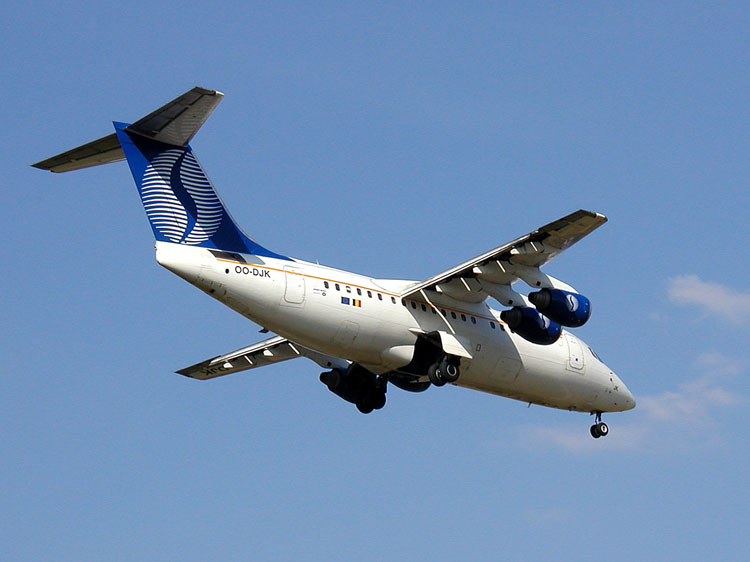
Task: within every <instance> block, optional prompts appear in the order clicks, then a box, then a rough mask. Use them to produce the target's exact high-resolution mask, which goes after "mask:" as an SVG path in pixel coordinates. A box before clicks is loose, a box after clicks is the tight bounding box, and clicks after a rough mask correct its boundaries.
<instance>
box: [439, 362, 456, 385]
mask: <svg viewBox="0 0 750 562" xmlns="http://www.w3.org/2000/svg"><path fill="white" fill-rule="evenodd" d="M440 374H441V376H442V379H443V380H444V381H445V382H456V381H457V380H458V376H459V372H458V365H454V364H453V363H450V362H448V360H447V359H443V361H442V362H441V363H440Z"/></svg>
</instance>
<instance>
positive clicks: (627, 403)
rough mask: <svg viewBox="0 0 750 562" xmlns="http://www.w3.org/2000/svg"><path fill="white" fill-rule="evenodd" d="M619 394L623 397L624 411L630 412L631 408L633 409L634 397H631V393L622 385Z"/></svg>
mask: <svg viewBox="0 0 750 562" xmlns="http://www.w3.org/2000/svg"><path fill="white" fill-rule="evenodd" d="M621 392H622V394H623V395H624V396H625V408H624V410H632V409H633V408H635V397H634V396H633V393H632V392H630V390H629V389H628V387H627V386H625V385H624V384H623V385H622V387H621Z"/></svg>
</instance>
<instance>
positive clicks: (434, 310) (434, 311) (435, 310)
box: [432, 306, 437, 314]
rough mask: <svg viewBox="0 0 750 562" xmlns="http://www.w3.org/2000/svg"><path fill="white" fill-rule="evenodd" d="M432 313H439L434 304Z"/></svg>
mask: <svg viewBox="0 0 750 562" xmlns="http://www.w3.org/2000/svg"><path fill="white" fill-rule="evenodd" d="M432 313H433V314H437V308H435V307H434V306H433V307H432Z"/></svg>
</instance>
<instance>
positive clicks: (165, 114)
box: [33, 87, 289, 259]
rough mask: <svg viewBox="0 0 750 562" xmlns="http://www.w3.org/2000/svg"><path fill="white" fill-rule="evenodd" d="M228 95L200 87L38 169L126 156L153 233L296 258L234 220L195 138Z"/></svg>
mask: <svg viewBox="0 0 750 562" xmlns="http://www.w3.org/2000/svg"><path fill="white" fill-rule="evenodd" d="M223 95H224V94H222V93H221V92H217V91H215V90H207V89H205V88H197V87H196V88H193V89H192V90H189V91H187V92H185V93H184V94H182V95H181V96H178V97H177V98H175V99H174V100H172V101H171V102H169V103H167V104H165V105H163V106H162V107H160V108H159V109H157V110H156V111H154V112H152V113H150V114H148V115H147V116H146V117H144V118H142V119H139V120H138V121H136V122H135V123H133V124H132V125H128V124H126V123H115V124H114V125H115V133H114V134H112V135H109V136H106V137H103V138H101V139H98V140H95V141H92V142H90V143H88V144H85V145H83V146H79V147H77V148H74V149H72V150H68V151H67V152H63V153H62V154H58V155H57V156H53V157H52V158H48V159H47V160H44V161H42V162H37V163H36V164H33V166H34V167H36V168H40V169H42V170H50V171H52V172H68V171H71V170H80V169H81V168H87V167H89V166H98V165H100V164H108V163H110V162H117V161H118V160H122V159H123V158H124V159H127V161H128V165H129V166H130V171H131V172H132V173H133V179H134V180H135V183H136V185H137V186H138V193H139V194H140V196H141V201H142V202H143V207H144V208H145V210H146V215H147V216H148V220H149V222H150V223H151V228H152V229H153V230H154V236H155V237H156V239H157V240H159V241H162V242H172V243H175V244H185V245H188V246H200V247H203V248H213V249H216V250H225V251H229V252H239V253H247V254H255V255H258V256H265V257H273V258H279V259H289V258H287V257H286V256H282V255H280V254H276V253H274V252H271V251H270V250H267V249H266V248H264V247H263V246H261V245H260V244H258V243H257V242H255V241H254V240H252V239H250V238H248V236H247V235H245V233H244V232H242V230H240V228H239V227H238V226H237V225H236V224H235V222H234V220H232V217H231V216H230V215H229V213H228V212H227V210H226V208H225V207H224V204H223V203H222V202H221V199H219V196H218V195H217V194H216V191H215V190H214V187H213V185H211V180H209V179H208V176H207V175H206V173H205V172H204V171H203V168H202V167H201V165H200V164H199V163H198V160H196V158H195V156H194V155H193V151H192V149H191V148H190V146H189V145H188V142H189V141H190V139H191V138H193V135H195V133H196V132H197V131H198V129H200V127H201V125H203V123H204V122H205V120H206V119H207V118H208V116H209V115H210V114H211V112H212V111H213V110H214V108H215V107H216V106H217V105H218V103H219V102H220V101H221V98H222V97H223Z"/></svg>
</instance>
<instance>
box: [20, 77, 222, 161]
mask: <svg viewBox="0 0 750 562" xmlns="http://www.w3.org/2000/svg"><path fill="white" fill-rule="evenodd" d="M223 97H224V94H222V93H221V92H217V91H216V90H207V89H205V88H199V87H195V88H193V89H192V90H190V91H188V92H185V93H184V94H182V95H181V96H179V97H177V98H175V99H173V100H172V101H170V102H169V103H167V104H165V105H163V106H162V107H160V108H159V109H157V110H156V111H154V112H153V113H150V114H148V115H147V116H146V117H144V118H142V119H139V120H138V121H136V122H135V123H133V124H132V125H129V126H128V127H127V128H126V129H125V131H126V132H127V133H132V134H136V135H139V136H142V137H147V138H149V139H152V140H156V141H159V142H161V143H164V144H168V145H172V146H186V145H187V143H188V142H190V139H192V138H193V137H194V136H195V133H196V132H198V129H200V128H201V125H203V123H205V122H206V119H208V116H209V115H211V112H212V111H213V110H214V108H215V107H216V106H217V105H218V104H219V102H220V101H221V98H223ZM124 159H125V154H124V153H123V151H122V148H121V147H120V141H119V140H118V139H117V135H116V134H112V135H108V136H106V137H103V138H101V139H98V140H95V141H93V142H90V143H87V144H84V145H83V146H79V147H78V148H74V149H72V150H68V151H67V152H63V153H62V154H58V155H57V156H53V157H52V158H48V159H46V160H42V161H41V162H37V163H36V164H32V166H33V167H34V168H39V169H40V170H49V171H50V172H69V171H72V170H80V169H83V168H89V167H91V166H98V165H100V164H109V163H111V162H118V161H120V160H124Z"/></svg>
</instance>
